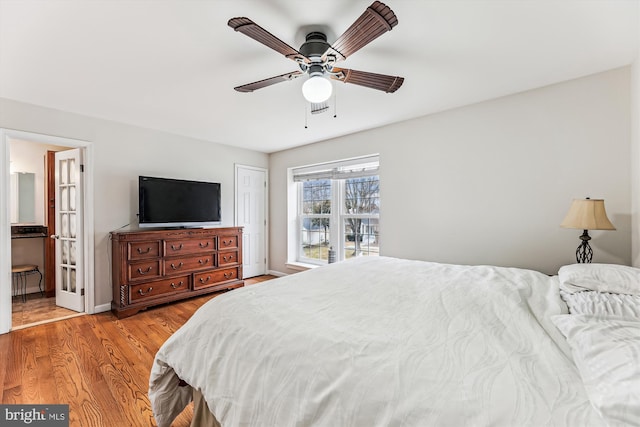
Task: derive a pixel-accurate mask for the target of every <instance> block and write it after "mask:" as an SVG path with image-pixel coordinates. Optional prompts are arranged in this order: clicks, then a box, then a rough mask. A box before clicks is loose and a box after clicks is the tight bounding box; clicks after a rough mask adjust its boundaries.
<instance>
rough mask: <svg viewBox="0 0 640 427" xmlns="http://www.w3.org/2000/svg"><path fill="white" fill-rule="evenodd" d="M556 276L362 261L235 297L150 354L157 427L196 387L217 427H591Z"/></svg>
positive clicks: (210, 307) (594, 420)
mask: <svg viewBox="0 0 640 427" xmlns="http://www.w3.org/2000/svg"><path fill="white" fill-rule="evenodd" d="M566 312H567V311H566V306H564V304H563V302H562V301H561V299H560V297H559V293H558V280H557V277H548V276H546V275H544V274H541V273H537V272H534V271H529V270H522V269H508V268H500V267H489V266H477V267H470V266H458V265H444V264H436V263H428V262H421V261H409V260H400V259H393V258H385V257H376V258H372V257H363V258H358V259H355V260H352V261H345V262H340V263H336V264H331V265H329V266H326V267H322V268H317V269H314V270H311V271H307V272H304V273H299V274H296V275H291V276H287V277H283V278H279V279H276V280H272V281H269V282H263V283H262V284H258V285H253V286H250V287H245V288H241V289H237V290H234V291H232V292H229V293H227V294H224V295H222V296H219V297H217V298H215V299H213V300H212V301H210V302H208V303H207V304H205V305H204V306H203V307H202V308H200V309H199V310H198V311H197V312H196V313H195V314H194V315H193V317H192V318H191V319H190V320H189V321H188V322H187V324H185V325H184V326H183V327H182V328H181V329H180V330H178V331H177V332H176V333H175V334H174V335H173V336H171V338H169V340H167V342H166V343H165V344H164V345H163V346H162V347H161V348H160V350H159V351H158V354H157V355H156V360H155V362H154V365H153V369H152V372H151V378H150V389H149V397H150V399H151V402H152V406H153V411H154V414H155V417H156V420H157V421H158V425H159V426H160V427H164V426H169V425H170V423H171V421H172V420H173V418H174V417H175V416H176V415H177V414H178V413H179V411H180V410H182V409H183V407H184V406H185V405H186V404H187V403H188V402H189V400H190V398H191V389H190V388H189V387H188V386H187V387H180V386H179V385H178V382H179V381H178V378H180V379H182V380H184V381H186V382H187V383H188V384H189V385H191V386H192V387H194V388H195V389H198V390H200V391H201V392H202V394H203V395H204V398H205V400H206V401H207V404H208V406H209V408H210V410H211V412H213V414H214V415H215V417H216V418H217V419H218V421H220V423H221V424H222V425H223V426H224V427H234V426H255V427H265V426H266V427H287V426H298V427H304V426H328V427H336V426H339V427H351V426H353V427H360V426H362V427H372V426H543V425H555V426H580V427H584V426H591V425H602V424H603V423H602V421H601V419H600V418H599V417H598V415H597V414H596V412H595V411H594V410H593V409H592V407H591V406H590V403H589V401H588V398H587V396H586V393H585V390H584V387H583V385H582V383H581V380H580V377H579V375H578V373H577V371H576V368H575V365H574V364H573V362H572V361H571V357H570V351H569V349H568V347H567V345H566V342H565V340H564V337H563V336H562V335H561V334H560V333H559V332H558V330H557V329H556V328H555V327H554V326H553V324H552V323H551V322H550V319H549V316H550V315H554V314H560V313H566Z"/></svg>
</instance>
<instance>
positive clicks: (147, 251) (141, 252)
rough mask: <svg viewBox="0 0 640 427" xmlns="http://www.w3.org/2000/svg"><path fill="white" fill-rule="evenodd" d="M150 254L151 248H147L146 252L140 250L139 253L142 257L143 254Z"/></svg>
mask: <svg viewBox="0 0 640 427" xmlns="http://www.w3.org/2000/svg"><path fill="white" fill-rule="evenodd" d="M149 252H151V248H150V247H149V248H147V250H146V251H143V250H142V249H140V248H138V253H139V254H140V255H142V254H148V253H149Z"/></svg>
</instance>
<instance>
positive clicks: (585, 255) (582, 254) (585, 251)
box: [576, 230, 593, 264]
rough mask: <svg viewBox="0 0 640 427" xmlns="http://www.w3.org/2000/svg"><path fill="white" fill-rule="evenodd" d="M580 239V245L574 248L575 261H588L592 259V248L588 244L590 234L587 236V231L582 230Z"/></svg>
mask: <svg viewBox="0 0 640 427" xmlns="http://www.w3.org/2000/svg"><path fill="white" fill-rule="evenodd" d="M580 240H582V243H580V246H578V249H576V261H577V262H578V263H582V264H584V263H590V262H591V260H592V259H593V250H592V249H591V246H589V240H591V236H589V232H588V231H587V230H584V232H583V233H582V235H581V236H580Z"/></svg>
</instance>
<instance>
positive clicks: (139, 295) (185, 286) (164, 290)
mask: <svg viewBox="0 0 640 427" xmlns="http://www.w3.org/2000/svg"><path fill="white" fill-rule="evenodd" d="M188 290H189V276H180V277H174V278H172V279H167V280H159V281H157V282H147V283H140V284H138V285H131V286H129V300H130V301H131V302H132V303H134V302H139V301H143V300H147V299H152V298H157V297H160V296H163V295H167V294H174V293H177V292H186V291H188Z"/></svg>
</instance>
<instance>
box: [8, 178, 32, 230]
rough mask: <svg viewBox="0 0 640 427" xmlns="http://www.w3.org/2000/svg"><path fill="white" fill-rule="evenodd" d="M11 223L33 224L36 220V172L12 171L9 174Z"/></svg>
mask: <svg viewBox="0 0 640 427" xmlns="http://www.w3.org/2000/svg"><path fill="white" fill-rule="evenodd" d="M10 185H11V191H10V194H11V197H10V208H11V223H12V224H33V223H35V221H36V174H35V173H30V172H14V173H12V174H11V184H10Z"/></svg>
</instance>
